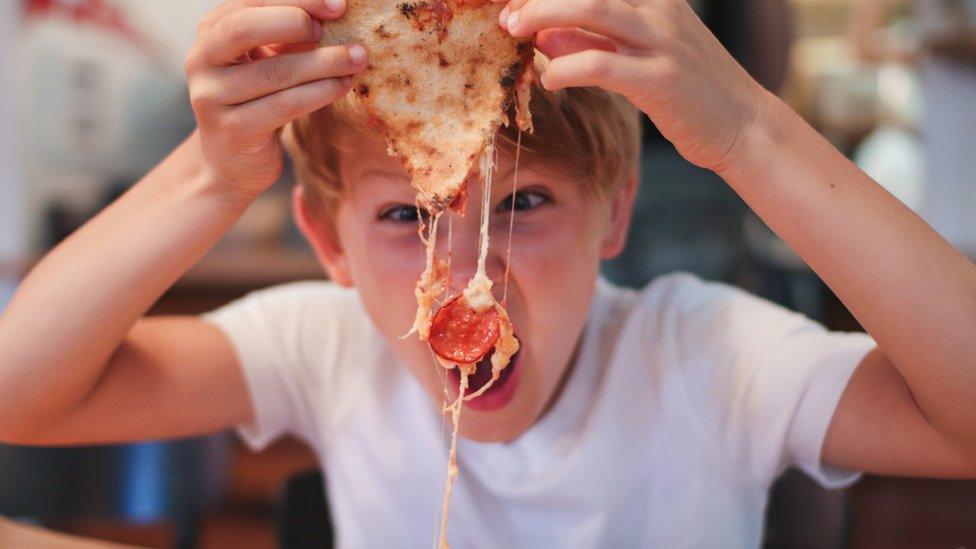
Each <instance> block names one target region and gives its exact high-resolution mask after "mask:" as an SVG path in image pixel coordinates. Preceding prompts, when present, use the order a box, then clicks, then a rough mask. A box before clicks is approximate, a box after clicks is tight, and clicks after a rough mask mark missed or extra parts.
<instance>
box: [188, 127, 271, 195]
mask: <svg viewBox="0 0 976 549" xmlns="http://www.w3.org/2000/svg"><path fill="white" fill-rule="evenodd" d="M179 154H181V155H182V156H183V157H184V159H185V165H186V166H187V167H188V171H187V174H186V180H187V181H188V182H189V184H190V186H191V188H192V192H194V193H195V194H198V195H200V196H203V197H206V198H208V199H211V200H215V201H217V202H218V203H221V204H223V205H226V206H227V207H229V208H231V209H232V210H245V209H247V207H248V206H250V205H251V203H252V202H254V200H255V199H256V198H257V197H258V195H260V194H261V192H260V191H257V190H254V189H249V188H247V187H245V186H242V185H238V184H236V183H235V182H233V181H231V180H229V179H227V178H226V177H224V176H223V175H221V174H220V172H219V171H217V170H216V169H215V168H214V167H213V165H211V164H210V162H208V161H207V158H206V155H205V154H204V152H203V145H202V143H201V141H200V132H199V130H196V131H194V132H193V134H192V135H190V137H189V138H188V139H187V140H186V141H185V142H184V143H183V145H182V146H181V147H180V151H179Z"/></svg>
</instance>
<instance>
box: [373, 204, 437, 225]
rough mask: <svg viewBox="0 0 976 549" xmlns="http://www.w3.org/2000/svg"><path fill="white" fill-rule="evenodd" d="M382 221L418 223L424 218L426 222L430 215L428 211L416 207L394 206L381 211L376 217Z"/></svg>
mask: <svg viewBox="0 0 976 549" xmlns="http://www.w3.org/2000/svg"><path fill="white" fill-rule="evenodd" d="M376 217H377V219H379V220H380V221H393V222H396V223H416V222H417V221H419V220H420V218H421V217H423V219H424V221H425V222H426V221H427V219H428V218H429V217H430V215H429V214H428V213H427V210H422V209H419V208H417V207H416V206H408V205H406V204H394V205H392V206H387V207H386V208H383V209H382V210H380V213H379V215H377V216H376Z"/></svg>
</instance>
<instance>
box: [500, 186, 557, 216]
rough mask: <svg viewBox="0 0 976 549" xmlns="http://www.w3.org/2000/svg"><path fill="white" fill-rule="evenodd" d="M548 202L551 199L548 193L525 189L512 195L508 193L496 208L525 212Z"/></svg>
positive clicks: (503, 210)
mask: <svg viewBox="0 0 976 549" xmlns="http://www.w3.org/2000/svg"><path fill="white" fill-rule="evenodd" d="M549 202H552V199H551V198H549V196H548V195H546V194H544V193H542V192H540V191H534V190H529V189H527V190H522V191H518V192H516V193H515V194H514V195H508V198H506V199H505V200H503V201H502V202H501V204H499V205H498V210H499V211H500V212H505V211H511V210H513V209H514V210H515V211H517V212H525V211H529V210H534V209H536V208H538V207H539V206H542V205H544V204H547V203H549Z"/></svg>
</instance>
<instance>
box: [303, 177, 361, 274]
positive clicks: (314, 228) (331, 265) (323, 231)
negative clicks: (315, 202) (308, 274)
mask: <svg viewBox="0 0 976 549" xmlns="http://www.w3.org/2000/svg"><path fill="white" fill-rule="evenodd" d="M291 198H292V200H291V207H292V213H293V215H294V216H295V223H296V224H297V225H298V230H300V231H301V232H302V234H303V235H305V239H306V240H308V243H309V244H310V245H311V246H312V250H313V251H314V252H315V256H316V257H318V259H319V263H321V264H322V267H324V268H325V272H326V273H328V275H329V278H330V279H331V280H332V281H333V282H335V283H336V284H339V285H340V286H345V287H347V288H348V287H351V286H352V285H353V283H352V274H351V273H350V271H349V262H348V259H347V257H346V253H345V251H344V250H343V248H342V244H341V243H340V242H339V234H338V233H337V232H336V228H335V223H330V222H329V221H328V220H327V219H324V218H323V216H322V215H321V214H318V213H317V212H316V211H315V210H314V209H313V208H312V207H311V205H310V204H309V203H308V197H307V196H306V195H305V188H304V187H302V186H301V185H295V190H294V191H292V194H291Z"/></svg>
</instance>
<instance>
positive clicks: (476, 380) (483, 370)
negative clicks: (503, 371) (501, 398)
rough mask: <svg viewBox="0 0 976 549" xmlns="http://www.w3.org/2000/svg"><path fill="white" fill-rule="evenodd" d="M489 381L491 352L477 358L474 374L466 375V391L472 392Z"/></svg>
mask: <svg viewBox="0 0 976 549" xmlns="http://www.w3.org/2000/svg"><path fill="white" fill-rule="evenodd" d="M489 381H491V354H490V353H489V354H488V355H486V356H485V358H483V359H481V360H479V361H478V362H477V364H476V365H475V371H474V374H473V375H471V376H470V377H468V390H467V391H466V393H473V392H475V391H477V390H479V389H481V388H482V387H484V386H485V384H487V383H488V382H489Z"/></svg>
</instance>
